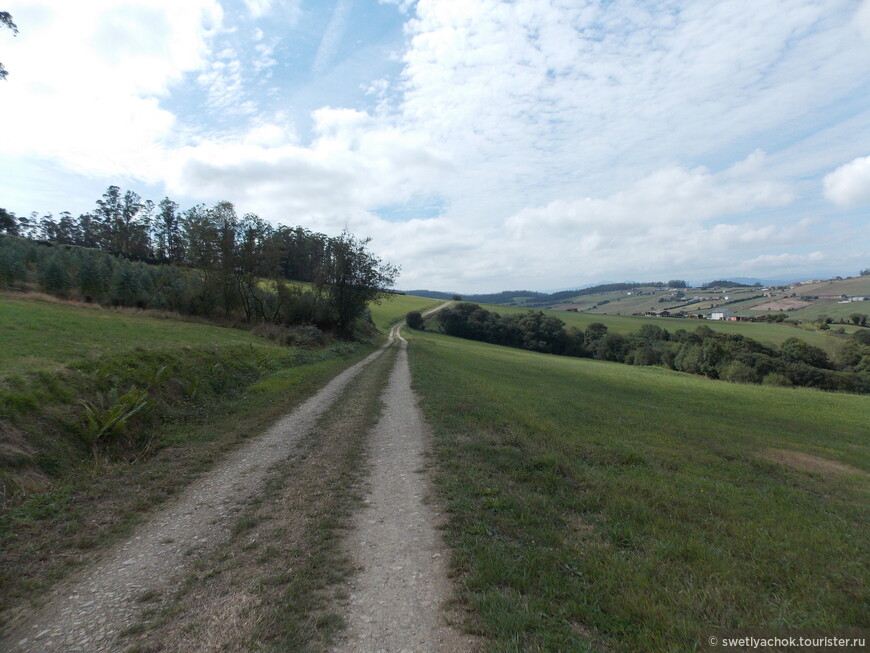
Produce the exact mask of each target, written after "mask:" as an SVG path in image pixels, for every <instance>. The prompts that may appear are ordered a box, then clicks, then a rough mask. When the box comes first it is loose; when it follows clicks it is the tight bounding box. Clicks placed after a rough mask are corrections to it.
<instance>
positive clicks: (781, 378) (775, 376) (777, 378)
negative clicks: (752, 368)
mask: <svg viewBox="0 0 870 653" xmlns="http://www.w3.org/2000/svg"><path fill="white" fill-rule="evenodd" d="M761 383H762V384H764V385H773V386H779V387H781V388H790V387H791V386H793V385H794V384H793V383H792V382H791V381H790V380H789V378H788V377H787V376H785V375H784V374H780V373H779V372H771V373H770V374H768V375H767V376H765V377H764V378H763V379H762V380H761Z"/></svg>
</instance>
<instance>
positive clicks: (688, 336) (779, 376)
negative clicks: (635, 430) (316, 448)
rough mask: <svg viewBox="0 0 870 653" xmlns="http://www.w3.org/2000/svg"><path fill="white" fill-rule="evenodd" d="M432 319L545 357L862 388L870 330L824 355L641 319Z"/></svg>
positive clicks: (464, 308) (467, 310)
mask: <svg viewBox="0 0 870 653" xmlns="http://www.w3.org/2000/svg"><path fill="white" fill-rule="evenodd" d="M409 318H410V319H409V320H408V325H409V326H410V325H412V324H416V325H418V327H419V328H422V326H423V324H422V322H421V321H420V320H416V319H415V318H416V316H413V317H412V316H410V314H409ZM436 319H437V321H438V324H439V328H440V330H441V331H442V332H443V333H445V334H447V335H451V336H457V337H459V338H467V339H470V340H479V341H482V342H488V343H491V344H496V345H504V346H507V347H517V348H520V349H528V350H531V351H538V352H543V353H547V354H558V355H563V356H576V357H581V358H596V359H598V360H605V361H613V362H618V363H626V364H629V365H661V366H664V367H667V368H669V369H672V370H677V371H680V372H688V373H691V374H700V375H704V376H708V377H710V378H713V379H723V380H725V381H733V382H739V383H763V384H767V385H780V386H792V385H794V386H803V387H810V388H819V389H822V390H836V391H844V392H856V393H864V394H867V393H870V329H861V330H859V331H856V332H855V333H853V334H852V335H851V336H849V337H848V338H844V341H843V346H842V347H841V348H840V350H839V352H838V354H837V356H836V357H833V358H832V357H830V356H828V354H827V353H826V352H825V351H824V350H822V349H820V348H819V347H815V346H812V345H809V344H807V343H806V342H804V341H803V340H800V339H798V338H788V339H787V340H786V341H785V342H783V343H782V345H781V346H780V347H771V346H768V345H765V344H763V343H760V342H757V341H755V340H753V339H751V338H747V337H745V336H742V335H735V334H727V333H720V332H716V331H713V330H712V329H710V327H708V326H706V325H702V326H699V327H698V328H697V329H695V330H694V331H693V332H689V331H686V330H685V329H677V330H676V331H674V332H673V333H671V332H669V331H668V330H666V329H663V328H661V327H659V326H657V325H654V324H644V325H643V326H642V327H641V328H640V330H639V331H638V332H636V333H632V334H629V335H622V334H619V333H612V332H608V329H607V326H606V325H604V324H601V323H597V322H596V323H592V324H590V325H589V326H588V327H587V328H586V329H585V330H582V331H581V330H580V329H578V328H577V327H571V328H570V329H566V328H565V323H564V322H563V321H562V320H560V319H559V318H557V317H553V316H547V315H545V314H544V313H543V312H541V311H528V312H526V313H523V314H514V315H499V314H498V313H494V312H491V311H487V310H486V309H484V308H481V307H480V306H478V305H476V304H470V303H462V304H457V305H455V306H451V307H448V308H445V309H442V310H441V311H439V312H438V315H437V318H436Z"/></svg>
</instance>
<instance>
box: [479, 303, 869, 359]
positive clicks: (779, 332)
mask: <svg viewBox="0 0 870 653" xmlns="http://www.w3.org/2000/svg"><path fill="white" fill-rule="evenodd" d="M484 308H486V309H487V310H489V311H493V312H495V313H499V314H501V315H510V314H515V313H524V312H526V311H528V310H530V309H528V308H519V307H515V306H500V305H497V304H486V305H484ZM534 310H540V309H534ZM543 312H544V313H545V314H546V315H552V316H553V317H557V318H559V319H560V320H562V321H563V322H565V324H566V326H568V327H569V328H570V327H577V328H578V329H580V330H585V329H586V327H588V326H589V325H590V324H592V323H593V322H600V323H602V324H605V325H607V328H608V329H609V330H611V331H613V332H616V333H622V334H628V333H635V332H637V331H638V330H640V327H641V326H642V325H644V324H655V325H656V326H660V327H661V328H663V329H667V330H668V331H669V332H671V333H673V332H674V331H676V330H677V329H685V330H686V331H694V330H695V329H697V328H698V327H700V326H702V325H703V326H707V327H710V328H711V329H713V330H714V331H721V332H723V333H730V334H737V335H742V336H746V337H747V338H752V339H754V340H758V341H759V342H763V343H765V344H769V345H777V346H778V345H781V344H782V343H783V342H784V341H785V340H787V339H788V338H800V339H801V340H804V341H806V342H807V343H808V344H810V345H814V346H816V347H821V348H822V349H824V350H825V351H827V352H828V353H834V351H835V350H836V349H837V347H838V346H839V344H840V342H841V339H840V337H839V334H836V333H832V332H830V331H818V330H814V329H808V328H801V327H798V326H794V325H790V324H777V323H772V322H727V321H721V320H693V319H688V318H665V317H635V316H631V315H599V314H596V313H569V312H567V311H552V310H544V311H543ZM844 330H845V332H846V333H849V332H851V331H852V328H851V327H844Z"/></svg>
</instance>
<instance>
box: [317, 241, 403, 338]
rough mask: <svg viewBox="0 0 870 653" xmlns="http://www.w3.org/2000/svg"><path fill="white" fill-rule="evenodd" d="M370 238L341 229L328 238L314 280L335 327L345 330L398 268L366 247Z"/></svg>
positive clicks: (383, 290) (382, 290)
mask: <svg viewBox="0 0 870 653" xmlns="http://www.w3.org/2000/svg"><path fill="white" fill-rule="evenodd" d="M369 242H371V238H364V239H363V240H359V239H357V238H356V236H354V235H353V234H352V233H350V232H349V231H348V230H347V229H345V230H344V231H343V232H342V233H341V236H339V237H337V238H332V239H330V242H329V252H328V256H327V259H326V261H325V262H324V264H323V267H322V269H321V273H320V275H319V277H318V279H317V281H316V286H317V288H318V290H319V291H320V292H325V293H326V294H327V296H328V297H329V301H330V303H331V305H332V308H333V311H334V313H335V320H336V326H337V327H338V329H339V331H341V332H343V333H345V334H348V333H349V332H350V330H351V325H352V323H353V321H354V320H355V319H356V318H358V317H360V316H361V315H362V314H363V311H364V310H365V308H366V306H367V305H368V304H369V302H375V303H379V302H380V300H381V299H382V298H383V297H384V296H385V295H387V294H388V289H389V288H390V287H391V286H392V285H393V283H395V280H396V276H397V275H398V273H399V269H398V268H397V267H395V266H393V265H390V264H389V263H385V262H383V261H381V259H379V258H378V257H377V256H375V255H374V254H372V253H371V252H369V251H368V249H366V246H367V245H368V244H369Z"/></svg>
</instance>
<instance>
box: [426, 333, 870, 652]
mask: <svg viewBox="0 0 870 653" xmlns="http://www.w3.org/2000/svg"><path fill="white" fill-rule="evenodd" d="M410 338H411V340H410V352H411V361H412V370H413V373H414V380H415V384H416V387H417V390H418V391H419V393H420V394H421V395H422V402H423V407H424V410H425V413H426V415H427V418H428V419H429V421H430V422H431V423H432V424H433V426H434V431H435V435H434V437H435V456H436V461H437V465H438V469H439V472H438V491H439V493H440V495H441V496H442V498H443V500H444V501H445V503H446V507H447V513H448V524H447V537H448V539H449V542H450V543H451V545H452V546H454V547H455V548H456V558H455V560H454V567H455V571H456V573H457V574H458V576H459V580H460V585H461V586H462V587H463V588H464V591H463V596H462V601H463V603H464V605H465V606H466V607H467V608H468V610H469V611H470V620H471V622H472V623H473V625H474V627H475V628H476V629H477V630H479V632H481V633H483V634H485V635H486V636H488V637H491V638H492V639H493V642H494V650H505V651H506V650H572V651H583V650H602V649H603V650H613V651H624V650H636V651H642V650H644V651H653V650H656V651H660V650H694V649H697V648H699V647H700V646H701V645H702V643H703V642H705V641H706V640H707V637H709V636H710V635H713V634H716V633H721V632H722V631H723V629H728V628H741V627H766V628H773V629H785V628H824V627H835V626H836V627H846V626H862V625H866V624H867V623H870V593H868V592H870V590H868V587H870V574H868V571H867V567H866V564H865V562H866V560H867V559H868V557H870V541H868V538H867V537H866V524H867V523H868V520H870V507H868V506H870V503H868V496H870V495H868V493H870V431H868V429H867V424H868V423H870V399H868V398H867V397H863V396H850V395H842V394H833V393H823V392H818V391H811V390H795V389H780V388H770V387H761V386H752V385H740V384H729V383H725V382H721V381H712V380H709V379H704V378H699V377H694V376H689V375H684V374H679V373H675V372H670V371H667V370H664V369H661V368H636V367H630V366H625V365H619V364H609V363H604V362H598V361H590V360H577V359H569V358H564V357H557V356H546V355H541V354H533V353H529V352H524V351H520V350H513V349H505V348H499V347H495V346H491V345H486V344H482V343H476V342H471V341H464V340H458V339H454V338H449V337H446V336H438V335H434V334H431V333H420V332H412V333H411V335H410Z"/></svg>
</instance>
